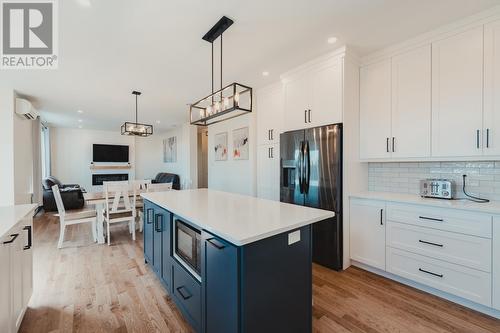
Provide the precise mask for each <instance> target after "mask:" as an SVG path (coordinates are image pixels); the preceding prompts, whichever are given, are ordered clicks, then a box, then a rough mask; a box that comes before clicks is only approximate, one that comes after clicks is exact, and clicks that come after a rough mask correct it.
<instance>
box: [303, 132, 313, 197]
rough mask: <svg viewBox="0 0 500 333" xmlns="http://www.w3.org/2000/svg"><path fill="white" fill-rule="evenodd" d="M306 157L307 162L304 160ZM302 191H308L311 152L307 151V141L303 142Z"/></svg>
mask: <svg viewBox="0 0 500 333" xmlns="http://www.w3.org/2000/svg"><path fill="white" fill-rule="evenodd" d="M306 159H307V162H306ZM304 164H305V166H304V193H305V194H308V193H309V181H310V178H311V154H310V151H309V141H306V142H305V144H304Z"/></svg>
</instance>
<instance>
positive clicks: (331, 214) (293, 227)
mask: <svg viewBox="0 0 500 333" xmlns="http://www.w3.org/2000/svg"><path fill="white" fill-rule="evenodd" d="M141 197H142V198H144V199H145V200H148V201H150V202H152V203H153V204H155V205H157V206H159V207H161V208H163V209H166V210H168V211H169V212H171V213H173V214H174V215H176V216H179V217H180V218H183V219H185V220H187V221H189V222H191V223H192V224H194V225H196V226H197V227H199V228H200V229H202V230H205V231H207V232H209V233H211V234H214V235H216V236H218V237H220V238H222V239H224V240H226V241H228V242H230V243H231V244H233V245H235V246H245V245H248V244H250V243H254V242H257V241H260V240H263V239H266V238H269V237H272V236H276V235H279V234H282V233H285V232H287V231H292V230H296V229H299V228H302V227H304V226H307V225H311V224H313V223H316V222H319V221H323V220H325V219H328V218H332V217H334V216H335V213H334V212H331V211H325V215H324V216H322V217H317V218H313V219H308V220H306V221H302V222H299V223H295V224H293V225H290V226H287V227H283V228H279V229H276V230H273V231H270V232H266V233H263V234H260V235H258V236H253V237H248V238H244V239H241V240H236V239H234V238H233V237H231V236H230V235H227V234H226V233H224V232H221V231H219V230H214V228H211V227H210V226H207V225H206V224H204V223H201V222H200V221H197V220H196V219H193V218H192V217H189V216H186V215H185V214H183V213H182V212H179V211H176V210H174V209H172V208H170V207H165V205H164V204H163V203H161V202H158V201H155V200H154V199H151V198H147V193H143V194H141ZM256 199H259V198H256ZM310 208H312V207H310ZM326 212H328V214H326Z"/></svg>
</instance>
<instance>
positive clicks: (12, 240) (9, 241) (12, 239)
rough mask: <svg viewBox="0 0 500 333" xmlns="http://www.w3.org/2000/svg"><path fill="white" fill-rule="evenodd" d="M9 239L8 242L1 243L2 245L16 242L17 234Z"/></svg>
mask: <svg viewBox="0 0 500 333" xmlns="http://www.w3.org/2000/svg"><path fill="white" fill-rule="evenodd" d="M10 237H12V238H11V239H10V240H8V241H5V242H3V243H4V244H10V243H14V241H15V240H16V238H17V237H19V234H12V235H10Z"/></svg>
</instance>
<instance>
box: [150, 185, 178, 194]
mask: <svg viewBox="0 0 500 333" xmlns="http://www.w3.org/2000/svg"><path fill="white" fill-rule="evenodd" d="M172 186H173V183H160V184H149V186H148V192H164V191H170V190H171V189H172Z"/></svg>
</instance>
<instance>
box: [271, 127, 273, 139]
mask: <svg viewBox="0 0 500 333" xmlns="http://www.w3.org/2000/svg"><path fill="white" fill-rule="evenodd" d="M271 140H274V129H271Z"/></svg>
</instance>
